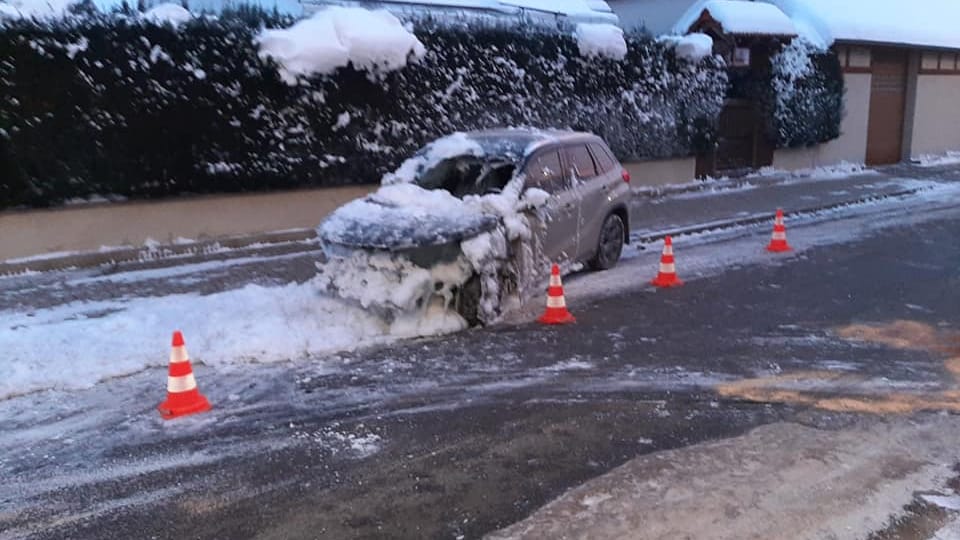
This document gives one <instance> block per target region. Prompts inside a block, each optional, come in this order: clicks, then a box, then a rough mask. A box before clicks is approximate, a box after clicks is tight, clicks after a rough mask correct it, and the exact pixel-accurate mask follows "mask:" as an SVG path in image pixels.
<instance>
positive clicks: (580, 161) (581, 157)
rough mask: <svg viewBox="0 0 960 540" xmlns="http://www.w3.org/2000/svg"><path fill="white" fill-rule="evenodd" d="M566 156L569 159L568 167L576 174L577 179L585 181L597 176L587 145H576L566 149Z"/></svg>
mask: <svg viewBox="0 0 960 540" xmlns="http://www.w3.org/2000/svg"><path fill="white" fill-rule="evenodd" d="M567 156H569V157H570V166H571V167H573V168H574V171H576V173H577V178H579V179H581V180H587V179H590V178H593V177H595V176H597V167H596V166H595V165H594V164H593V158H592V157H590V152H589V151H588V150H587V145H585V144H576V145H573V146H568V147H567Z"/></svg>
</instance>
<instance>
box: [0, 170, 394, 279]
mask: <svg viewBox="0 0 960 540" xmlns="http://www.w3.org/2000/svg"><path fill="white" fill-rule="evenodd" d="M374 187H376V186H362V187H342V188H327V189H313V190H302V191H290V192H283V193H263V194H255V195H225V196H211V197H195V198H189V199H174V200H165V201H155V202H153V201H152V202H133V203H113V204H103V205H90V206H74V207H67V208H62V209H56V210H31V211H24V212H5V213H0V261H3V260H8V259H13V258H20V257H27V256H32V255H40V254H44V253H51V252H60V251H88V250H97V249H99V248H100V247H101V246H120V245H131V246H142V245H143V243H144V242H145V241H146V240H147V239H148V238H152V239H154V240H157V241H159V242H161V243H165V244H170V243H173V242H174V240H175V239H177V238H189V239H191V240H207V239H212V238H217V237H225V236H235V235H244V234H253V233H264V232H271V231H278V230H285V229H300V228H313V227H316V226H317V225H318V224H319V223H320V221H321V220H322V219H323V218H324V217H325V216H326V215H327V214H329V213H330V212H331V211H333V210H334V209H335V208H337V207H338V206H340V205H341V204H343V203H345V202H347V201H349V200H351V199H354V198H356V197H360V196H362V195H365V194H366V193H368V192H369V191H371V190H372V189H373V188H374Z"/></svg>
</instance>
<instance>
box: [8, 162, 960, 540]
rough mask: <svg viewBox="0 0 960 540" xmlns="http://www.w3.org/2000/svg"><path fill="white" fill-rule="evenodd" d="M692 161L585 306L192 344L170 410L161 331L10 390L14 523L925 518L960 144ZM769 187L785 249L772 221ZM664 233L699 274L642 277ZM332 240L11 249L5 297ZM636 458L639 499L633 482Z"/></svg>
mask: <svg viewBox="0 0 960 540" xmlns="http://www.w3.org/2000/svg"><path fill="white" fill-rule="evenodd" d="M705 186H707V187H706V188H704V189H690V190H686V191H682V192H677V193H663V194H638V195H637V196H636V201H635V206H634V207H633V208H632V209H631V212H632V220H633V223H632V225H633V226H632V229H633V230H632V238H633V240H634V243H633V244H632V245H630V246H627V248H626V251H625V253H624V258H623V260H622V261H621V263H620V265H619V266H617V267H616V268H614V269H612V270H609V271H606V272H602V273H589V272H578V273H574V274H571V275H568V276H565V278H564V286H565V289H566V300H567V305H568V306H569V307H570V309H571V311H572V312H573V314H574V315H575V316H576V317H577V323H576V324H575V325H570V326H563V327H545V326H541V325H538V324H536V323H535V322H533V320H534V319H535V317H536V316H537V315H539V313H540V312H542V309H543V304H542V303H541V302H539V301H538V302H536V303H531V304H528V305H525V306H522V307H521V308H520V309H518V310H517V311H516V312H514V313H512V314H510V316H508V317H507V318H506V319H505V320H504V321H502V322H501V323H499V324H496V325H493V326H490V327H485V328H481V329H472V330H468V331H465V332H460V333H457V334H453V335H449V336H442V337H431V338H420V339H413V340H410V339H406V340H398V341H390V342H383V343H379V344H373V345H370V346H364V347H359V348H350V347H343V348H342V349H341V350H338V351H329V352H323V353H321V354H310V355H307V356H305V357H298V358H290V359H289V360H288V361H268V362H261V361H258V360H257V359H251V360H248V361H242V362H236V363H232V364H223V363H218V364H216V365H207V364H205V363H204V362H203V361H202V358H203V356H204V354H205V352H204V351H202V350H197V349H191V352H192V353H194V354H196V355H197V356H198V357H199V358H200V359H201V361H199V362H195V363H194V369H195V372H196V377H197V381H198V384H199V387H200V389H201V391H202V392H203V393H204V394H205V395H206V396H207V397H209V398H210V400H211V402H212V403H213V410H212V411H211V412H208V413H204V414H200V415H196V416H192V417H187V418H182V419H177V420H173V421H163V420H161V419H160V417H159V415H158V414H157V412H156V410H155V407H156V405H157V404H158V403H159V402H160V401H161V400H162V398H163V394H164V390H165V386H164V384H165V377H166V360H167V358H166V354H167V352H168V351H167V350H166V349H164V347H165V346H167V345H168V344H167V343H158V344H157V348H156V352H155V353H151V354H152V355H153V356H155V357H156V361H155V362H151V363H150V365H149V367H147V368H146V369H141V370H134V371H132V372H130V373H126V372H124V373H117V374H115V375H109V376H105V377H104V378H103V379H102V380H100V381H99V382H96V384H92V385H86V386H84V387H76V388H72V387H71V388H59V387H49V388H44V389H38V390H36V391H29V392H24V393H22V394H13V395H10V396H8V397H7V398H6V399H4V400H2V401H0V432H2V433H3V437H2V438H0V477H2V478H4V481H3V482H0V538H4V539H5V538H10V539H13V538H37V539H40V538H51V539H53V538H233V539H240V538H480V537H484V536H485V535H493V537H495V538H562V537H569V538H624V537H632V538H685V537H696V538H747V537H750V538H876V539H886V538H917V539H920V538H934V537H936V535H937V534H938V532H940V531H946V530H948V528H950V527H956V525H955V523H954V522H955V521H956V518H957V512H958V510H960V506H954V507H951V505H952V504H953V505H955V504H956V502H957V501H955V500H954V499H956V497H957V495H958V494H957V492H955V491H954V489H955V488H957V487H960V480H957V477H958V474H960V473H957V472H956V471H954V470H952V469H953V467H954V466H958V467H960V453H958V451H957V450H956V449H957V448H958V447H960V445H958V443H960V431H958V429H957V428H958V427H960V421H958V420H956V417H955V416H953V414H952V413H956V412H960V386H958V377H960V325H958V321H960V301H958V291H960V263H958V261H960V240H958V237H957V234H958V232H960V168H958V167H955V166H954V167H952V168H939V169H920V168H918V167H909V166H898V167H895V168H891V169H888V170H885V171H882V172H868V173H866V174H853V175H843V176H838V177H824V178H789V177H787V178H772V177H770V178H766V177H756V178H748V179H745V180H739V181H731V180H726V181H716V182H715V183H714V184H712V185H711V184H709V183H708V184H705ZM777 207H783V208H784V209H785V211H786V212H787V215H788V222H787V228H788V238H789V240H790V243H791V245H793V247H794V248H795V251H794V252H792V253H788V254H782V255H773V254H769V253H766V252H765V251H764V250H763V247H764V246H765V245H766V242H767V241H769V237H770V227H771V225H772V218H770V217H769V216H771V215H772V212H773V211H774V210H776V208H777ZM668 233H669V234H674V235H675V236H674V238H673V240H674V245H675V252H676V258H677V272H678V273H679V275H680V277H681V278H683V279H684V280H685V281H686V285H685V286H684V287H682V288H678V289H671V290H657V289H654V288H652V287H650V286H648V285H647V283H648V282H649V280H650V279H652V278H653V276H654V275H655V273H656V268H657V267H656V264H657V260H658V258H659V256H660V253H659V249H660V247H661V245H662V244H661V243H660V239H661V238H662V237H663V235H664V234H668ZM319 257H320V251H319V247H318V246H317V244H316V243H315V242H312V241H305V242H301V243H291V244H288V245H279V246H272V247H270V246H268V247H261V248H251V249H250V250H248V251H243V250H239V251H237V252H235V253H234V252H224V253H219V254H210V255H207V256H199V257H197V258H196V259H195V260H194V259H191V260H177V259H167V260H164V259H160V260H157V261H144V262H141V263H127V264H125V265H116V266H113V267H104V268H96V269H75V270H68V271H63V272H49V273H40V274H36V275H24V276H12V277H4V278H2V279H0V326H4V327H11V325H10V324H6V319H7V317H10V320H13V317H14V316H23V317H28V316H32V315H27V314H33V313H36V314H37V316H38V317H42V316H43V314H44V312H45V311H44V310H49V309H52V308H56V309H59V310H64V309H67V310H74V309H75V311H76V312H77V313H79V314H80V315H77V316H78V317H80V318H93V319H95V318H96V317H97V316H99V315H98V314H96V313H88V312H84V309H85V308H84V304H85V303H104V302H113V303H114V304H116V305H113V304H110V305H109V306H108V307H107V308H105V309H103V310H102V311H103V312H104V313H110V312H112V310H122V309H123V303H124V302H125V301H127V300H129V299H132V298H139V299H143V298H150V297H157V298H160V297H164V296H169V295H174V294H183V293H188V292H192V293H197V294H198V295H201V296H202V295H207V294H212V293H215V292H221V291H226V290H233V289H238V288H241V287H245V286H248V285H250V284H257V285H261V286H264V287H279V286H281V285H284V284H286V283H289V282H297V283H303V282H306V281H307V280H309V278H310V277H311V276H312V275H313V273H314V272H315V269H314V264H315V262H316V261H317V260H319ZM91 309H92V308H91ZM97 309H98V310H100V309H101V308H100V307H98V308H97ZM183 309H184V310H185V311H186V310H190V309H191V307H190V306H189V305H185V306H184V307H183ZM98 313H99V312H98ZM256 323H257V321H251V324H256ZM143 324H152V321H144V323H143ZM174 329H175V328H170V329H169V331H173V330H174ZM4 330H7V328H4ZM162 330H163V331H164V332H166V331H168V329H166V328H164V329H162ZM181 330H183V331H184V334H185V336H186V340H187V346H188V347H189V346H190V345H191V337H190V336H191V334H190V328H181ZM3 335H5V336H9V337H10V338H11V339H16V338H17V335H18V334H17V330H16V329H15V328H12V329H11V331H8V332H7V333H6V334H3ZM89 339H90V340H92V341H94V342H95V341H96V340H98V336H96V335H90V336H89ZM222 339H223V341H224V343H225V344H228V343H232V342H234V341H240V340H243V339H244V336H243V335H232V334H229V333H227V332H225V333H224V334H223V335H222ZM277 339H278V340H283V336H282V335H279V336H277ZM204 343H205V344H206V343H207V342H204ZM76 361H77V363H78V364H82V363H83V362H84V361H85V359H84V358H77V359H76ZM745 452H747V453H749V452H752V453H753V454H751V456H752V457H750V458H749V459H748V458H745V457H744V455H745ZM814 465H815V466H814ZM621 466H622V467H621ZM734 473H737V474H734ZM812 477H813V478H817V479H822V478H830V479H833V481H832V482H826V481H825V482H823V483H817V482H813V480H812V479H811V478H812ZM631 482H632V483H631ZM644 483H648V484H649V489H647V491H649V494H648V495H649V496H648V498H644V497H643V496H642V495H638V494H637V493H638V491H642V490H637V489H633V488H628V487H625V486H628V485H629V486H634V487H635V486H638V485H647V484H644ZM671 486H673V487H674V488H675V489H674V490H673V491H671V490H670V489H669V488H670V487H671ZM791 488H793V489H795V490H796V491H795V493H794V494H792V495H791V494H790V491H789V490H790V489H791ZM572 489H573V490H575V491H574V492H570V493H568V495H566V496H565V495H564V494H565V493H567V492H568V491H569V490H572ZM645 489H646V488H645ZM576 490H579V491H576ZM920 493H923V494H927V495H936V496H939V497H943V498H946V499H947V500H948V502H947V503H944V504H940V505H938V504H935V503H931V502H929V500H927V499H922V498H921V497H920V495H918V494H920ZM558 497H563V498H560V499H558ZM631 497H634V498H631ZM584 500H586V501H588V503H583V502H582V501H584ZM551 501H554V502H553V503H551ZM577 501H580V502H577ZM758 501H759V502H758ZM764 501H766V502H764ZM800 502H802V503H803V504H801V503H800ZM545 505H549V506H546V507H545ZM578 505H579V506H578ZM657 505H660V506H657ZM584 509H586V510H589V512H587V511H585V510H584ZM577 512H582V513H583V515H580V514H578V513H577ZM692 514H698V518H697V519H692V518H691V517H690V516H691V515H692ZM571 516H573V517H575V518H576V519H573V518H572V517H571ZM575 523H576V524H577V525H576V527H574V524H575ZM953 530H956V528H954V529H953ZM940 534H947V533H940ZM685 535H687V536H685ZM871 535H872V536H871ZM940 537H941V538H950V537H951V536H940Z"/></svg>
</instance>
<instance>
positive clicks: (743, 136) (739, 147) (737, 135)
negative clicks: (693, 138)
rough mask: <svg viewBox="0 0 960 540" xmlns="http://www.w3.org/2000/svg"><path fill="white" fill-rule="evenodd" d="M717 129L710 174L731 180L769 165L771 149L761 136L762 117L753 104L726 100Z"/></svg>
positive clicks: (745, 101) (762, 131)
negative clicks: (725, 176)
mask: <svg viewBox="0 0 960 540" xmlns="http://www.w3.org/2000/svg"><path fill="white" fill-rule="evenodd" d="M718 128H719V130H718V133H717V149H716V152H715V154H714V156H713V164H712V165H713V167H712V169H713V172H715V173H720V174H724V175H730V176H733V175H737V174H744V173H747V172H749V171H751V170H754V169H757V168H759V167H764V166H767V165H770V164H771V163H773V145H772V144H771V143H770V142H769V141H768V140H767V138H766V137H765V136H764V124H763V122H762V117H761V115H760V113H759V112H758V111H757V107H756V106H755V105H754V104H753V102H751V101H748V100H743V99H728V100H727V101H726V103H724V106H723V110H722V111H721V112H720V118H719V125H718ZM698 169H701V167H700V166H698ZM703 169H706V167H703ZM699 172H701V171H700V170H698V173H699Z"/></svg>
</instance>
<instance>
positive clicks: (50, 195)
mask: <svg viewBox="0 0 960 540" xmlns="http://www.w3.org/2000/svg"><path fill="white" fill-rule="evenodd" d="M180 15H182V13H180ZM178 21H179V24H177V25H173V24H169V23H166V22H163V23H162V24H158V22H157V21H155V20H154V19H152V18H145V17H143V16H142V15H140V14H136V13H126V14H125V13H114V14H88V15H86V16H83V17H80V16H75V17H68V18H66V19H62V20H59V21H55V22H54V21H47V20H27V19H4V20H3V22H0V174H2V175H3V176H2V178H0V208H2V207H10V206H19V205H30V206H43V205H51V204H57V203H59V202H60V201H62V200H65V199H70V198H75V197H83V198H86V197H89V196H90V195H93V194H101V195H110V194H118V195H124V196H127V197H135V198H144V197H161V196H169V195H174V194H181V193H210V192H236V191H252V190H269V189H278V188H290V187H301V186H324V185H342V184H354V183H375V182H377V181H379V180H380V177H381V176H382V175H383V174H384V173H385V172H387V171H389V170H393V169H394V168H395V167H396V166H397V165H398V164H399V163H400V162H401V161H402V160H403V159H404V158H406V157H408V156H409V154H410V153H411V152H413V151H414V150H415V149H416V148H418V147H419V146H421V145H422V144H424V143H425V142H427V141H429V140H431V139H433V138H436V137H437V136H439V135H442V134H445V133H450V132H454V131H460V130H470V129H478V128H485V127H492V126H497V125H529V126H537V127H573V128H578V129H584V130H589V131H593V132H596V133H597V134H599V135H601V136H603V137H605V138H606V139H607V140H608V141H609V143H610V145H611V147H612V148H613V150H614V151H615V152H616V153H617V154H618V156H619V157H621V158H630V157H642V158H655V157H669V156H679V155H690V154H692V153H694V152H695V151H697V150H700V149H701V148H703V147H705V146H709V145H710V144H712V133H713V126H714V124H715V122H716V118H717V115H718V114H719V110H720V107H721V105H722V100H723V95H724V88H725V85H726V74H725V71H724V69H723V67H722V65H720V63H719V62H717V61H716V60H715V59H713V58H706V59H704V60H702V61H700V62H697V63H695V62H691V61H688V60H685V59H679V58H677V57H676V55H675V54H674V52H673V50H672V48H671V47H670V46H668V45H666V44H661V43H656V42H655V41H653V40H652V39H650V38H649V37H645V36H642V35H638V34H633V35H627V36H625V41H626V43H627V51H626V54H625V56H624V58H623V60H620V61H618V60H614V59H611V58H608V57H605V56H600V57H597V56H590V57H586V56H583V55H581V54H580V49H579V44H578V41H577V39H576V37H575V35H574V34H575V32H574V30H573V29H572V28H560V29H558V28H553V29H550V28H543V27H529V26H523V27H518V26H515V25H504V26H491V25H489V24H487V25H476V26H444V25H440V24H436V23H429V22H426V21H421V22H416V21H414V22H413V24H412V26H408V28H412V29H413V31H414V34H415V35H416V38H417V39H419V41H420V42H422V44H423V47H424V49H423V51H419V50H418V51H414V52H416V53H418V54H417V55H419V53H420V52H423V54H422V57H420V58H418V59H417V61H415V62H409V63H407V65H406V66H405V67H402V68H399V69H393V70H388V71H381V72H380V73H378V74H377V76H373V74H372V73H371V72H370V71H369V70H368V69H366V68H367V67H369V66H364V65H355V64H349V65H346V66H342V67H336V68H335V69H334V70H333V71H332V72H331V73H311V72H309V71H304V72H303V73H296V74H295V75H296V79H297V84H295V85H291V84H288V81H289V80H290V77H289V76H288V77H287V80H284V78H282V77H281V71H280V69H279V68H280V65H279V64H278V63H277V62H276V61H275V60H274V59H273V57H272V55H265V57H261V53H262V49H261V45H260V44H261V43H262V40H260V39H258V38H260V37H261V36H262V35H263V34H262V32H263V29H264V28H288V27H291V26H292V25H293V24H294V21H293V20H290V19H286V18H282V17H279V16H277V15H269V14H266V13H262V12H254V11H250V10H246V11H243V12H241V13H235V14H224V15H222V16H221V17H219V18H215V19H214V18H210V17H203V16H197V17H192V18H186V17H179V18H178ZM397 67H399V66H397ZM288 75H289V73H288Z"/></svg>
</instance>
